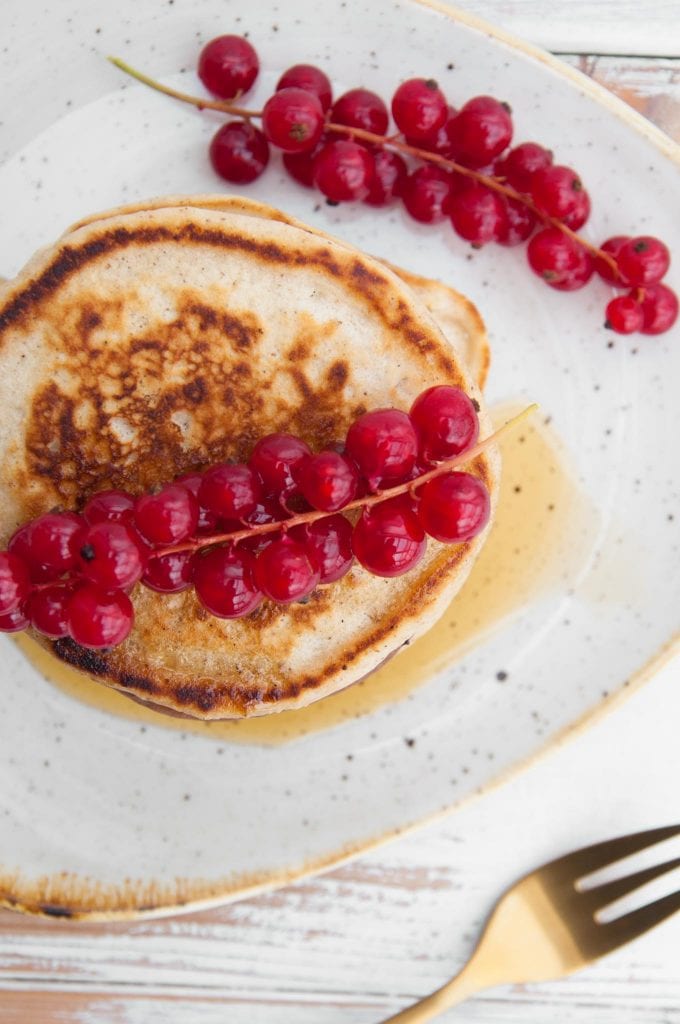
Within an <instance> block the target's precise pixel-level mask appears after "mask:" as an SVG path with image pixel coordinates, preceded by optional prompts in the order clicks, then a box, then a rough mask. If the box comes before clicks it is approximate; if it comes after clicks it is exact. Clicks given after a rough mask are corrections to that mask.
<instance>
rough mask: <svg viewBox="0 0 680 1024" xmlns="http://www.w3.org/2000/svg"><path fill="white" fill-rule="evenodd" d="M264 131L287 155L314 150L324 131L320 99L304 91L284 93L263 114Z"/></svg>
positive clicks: (267, 105)
mask: <svg viewBox="0 0 680 1024" xmlns="http://www.w3.org/2000/svg"><path fill="white" fill-rule="evenodd" d="M262 128H263V131H264V134H265V135H266V136H267V138H268V139H269V141H270V142H271V143H272V144H273V145H274V146H278V147H279V149H282V150H283V151H284V153H303V152H304V151H305V150H307V149H313V148H314V146H315V145H316V143H317V142H318V141H319V139H320V138H321V133H322V131H323V108H322V106H321V102H320V101H319V99H318V97H316V96H315V95H314V94H313V93H311V92H305V90H304V89H291V88H288V89H281V91H280V92H275V93H274V95H273V96H270V97H269V99H268V100H267V102H266V103H265V105H264V108H263V110H262Z"/></svg>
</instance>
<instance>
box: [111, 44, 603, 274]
mask: <svg viewBox="0 0 680 1024" xmlns="http://www.w3.org/2000/svg"><path fill="white" fill-rule="evenodd" d="M108 59H109V60H110V61H111V63H112V64H114V65H115V66H116V67H117V68H119V69H120V70H121V71H124V72H125V74H127V75H130V76H131V77H132V78H135V79H136V80H137V81H138V82H141V83H142V84H143V85H148V86H149V88H151V89H155V90H156V91H157V92H162V93H164V94H165V95H166V96H171V97H172V98H173V99H176V100H181V102H182V103H190V104H191V105H192V106H194V107H197V108H198V109H199V110H219V111H220V113H223V114H232V115H234V116H236V117H242V118H244V119H245V120H247V121H250V119H251V118H259V117H262V111H261V110H247V109H245V108H244V107H238V106H235V105H234V104H233V103H232V102H230V101H228V100H224V101H220V100H204V99H201V98H200V97H198V96H190V95H189V94H188V93H185V92H179V91H178V90H177V89H172V88H171V87H170V86H168V85H163V84H162V83H161V82H158V81H156V80H155V79H153V78H149V76H148V75H145V74H143V72H141V71H137V70H136V69H135V68H133V67H131V66H130V65H129V64H127V63H126V62H125V61H123V60H121V59H120V58H119V57H109V58H108ZM325 129H326V131H329V132H338V133H342V134H344V135H351V136H352V137H353V138H355V139H361V140H363V141H364V142H368V143H369V144H370V145H372V146H389V147H391V148H392V149H396V150H397V151H398V152H400V153H406V154H408V155H409V156H413V157H416V158H417V159H419V160H423V161H425V162H427V163H431V164H436V165H437V166H438V167H442V168H443V169H444V170H445V171H449V172H455V173H456V174H460V175H463V176H464V177H466V178H470V179H472V180H473V181H477V182H479V183H480V184H481V185H485V186H486V187H487V188H489V189H492V190H493V191H494V192H498V193H499V194H500V195H503V196H505V197H506V198H508V199H514V200H515V201H516V202H519V203H522V204H523V205H524V206H526V207H528V208H529V209H530V210H531V211H532V213H533V214H534V215H535V216H536V217H538V218H539V220H541V221H543V223H545V224H551V225H552V226H553V227H556V228H558V229H559V230H560V231H561V232H562V233H563V234H565V235H568V236H569V238H571V239H572V240H573V241H574V242H576V243H577V245H580V246H582V247H583V248H584V249H587V250H588V252H590V253H591V254H592V255H593V256H595V257H596V258H597V259H600V260H602V261H603V262H604V263H606V264H607V265H608V266H609V267H610V269H611V270H612V272H613V273H614V274H617V275H618V266H617V263H616V260H615V259H614V258H613V257H612V256H610V255H609V253H607V252H605V251H604V250H602V249H599V248H598V247H597V246H596V245H593V243H592V242H589V241H588V240H587V239H586V238H582V237H581V235H579V234H577V233H576V232H575V231H572V229H571V228H569V227H567V225H566V224H564V223H563V222H562V221H561V220H558V219H557V218H556V217H548V216H547V215H546V214H544V213H542V212H541V211H540V210H539V209H538V207H536V206H535V205H534V203H533V202H532V201H531V199H530V198H529V197H528V196H527V195H524V193H522V192H516V191H515V189H514V188H511V187H510V186H509V185H505V184H504V183H503V181H502V180H501V179H500V178H495V177H493V175H490V174H483V173H482V172H481V171H475V170H472V168H470V167H465V166H463V164H459V163H456V161H455V160H449V159H448V158H447V157H444V156H440V155H439V153H432V152H430V150H428V149H420V148H418V147H417V146H411V145H409V143H407V142H403V141H402V140H401V139H400V138H399V137H398V136H395V135H390V136H385V135H375V134H374V133H373V132H369V131H366V130H365V129H363V128H349V127H348V126H347V125H342V124H334V123H333V122H332V121H330V122H327V123H326V125H325Z"/></svg>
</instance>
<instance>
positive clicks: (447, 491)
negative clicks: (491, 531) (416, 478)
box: [418, 473, 491, 544]
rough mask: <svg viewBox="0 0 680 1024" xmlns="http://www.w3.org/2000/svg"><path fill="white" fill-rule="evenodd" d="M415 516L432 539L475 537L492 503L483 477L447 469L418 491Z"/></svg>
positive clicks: (448, 540) (487, 516)
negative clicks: (482, 479) (451, 471)
mask: <svg viewBox="0 0 680 1024" xmlns="http://www.w3.org/2000/svg"><path fill="white" fill-rule="evenodd" d="M418 494H419V497H420V502H419V504H418V519H419V520H420V522H421V523H422V526H423V528H424V530H425V531H426V533H429V535H430V537H434V539H435V540H440V541H444V543H446V544H452V543H456V542H460V541H464V540H470V539H471V538H472V537H476V536H477V534H478V533H481V531H482V530H483V529H484V527H485V526H486V524H487V523H488V521H489V513H490V509H491V503H490V500H489V492H488V491H487V489H486V487H485V486H484V484H483V483H482V481H481V480H480V479H479V478H478V477H476V476H472V475H471V474H470V473H447V474H446V475H444V476H438V477H435V478H434V480H429V481H428V482H427V483H426V484H425V485H424V486H423V487H422V488H421V489H420V490H419V492H418Z"/></svg>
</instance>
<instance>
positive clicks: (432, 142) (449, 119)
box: [406, 104, 458, 160]
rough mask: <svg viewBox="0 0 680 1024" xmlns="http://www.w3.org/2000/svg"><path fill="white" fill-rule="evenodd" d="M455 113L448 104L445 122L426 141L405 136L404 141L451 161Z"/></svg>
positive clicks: (453, 150)
mask: <svg viewBox="0 0 680 1024" xmlns="http://www.w3.org/2000/svg"><path fill="white" fill-rule="evenodd" d="M457 113H458V111H457V110H455V109H454V108H453V107H452V106H451V105H450V104H449V105H448V106H447V108H446V120H445V121H444V123H443V124H442V125H440V127H439V128H438V129H437V131H436V132H435V133H434V134H433V135H432V136H430V137H429V138H428V139H427V141H425V142H424V141H422V140H421V139H411V138H409V137H408V136H406V141H407V142H408V144H409V145H410V146H415V147H416V148H417V149H426V150H428V152H430V153H438V154H439V156H443V157H446V159H447V160H453V159H454V154H455V149H454V144H453V123H454V120H455V118H456V115H457Z"/></svg>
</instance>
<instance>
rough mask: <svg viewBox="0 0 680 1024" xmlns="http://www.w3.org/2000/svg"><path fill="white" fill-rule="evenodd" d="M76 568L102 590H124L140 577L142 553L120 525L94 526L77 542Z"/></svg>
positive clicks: (130, 535) (127, 530)
mask: <svg viewBox="0 0 680 1024" xmlns="http://www.w3.org/2000/svg"><path fill="white" fill-rule="evenodd" d="M78 546H79V552H78V554H79V558H78V569H79V571H80V573H81V574H82V575H83V576H84V577H85V578H86V579H88V580H90V582H91V583H97V584H98V585H99V586H100V587H103V588H104V589H105V590H117V589H121V590H125V589H126V588H127V587H132V586H134V584H135V583H137V582H138V581H139V580H140V579H141V578H142V572H143V570H144V562H145V560H146V554H145V553H143V551H142V549H141V548H140V546H139V544H138V543H137V540H136V538H135V535H134V534H133V533H132V531H131V530H130V529H129V528H128V527H127V526H126V525H125V524H124V523H110V522H109V523H107V522H103V523H94V524H93V525H92V526H90V527H88V528H87V529H86V530H83V532H82V534H81V535H80V537H79V539H78Z"/></svg>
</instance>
